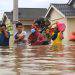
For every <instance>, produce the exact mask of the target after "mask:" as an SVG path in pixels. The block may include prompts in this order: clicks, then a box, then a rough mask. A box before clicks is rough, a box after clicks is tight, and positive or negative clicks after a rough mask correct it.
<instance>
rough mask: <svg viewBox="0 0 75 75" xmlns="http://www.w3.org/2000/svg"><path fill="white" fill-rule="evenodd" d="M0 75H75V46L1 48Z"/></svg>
mask: <svg viewBox="0 0 75 75" xmlns="http://www.w3.org/2000/svg"><path fill="white" fill-rule="evenodd" d="M0 75H75V46H74V45H71V46H64V49H63V50H62V51H61V50H60V51H53V50H51V49H50V46H34V47H32V46H25V47H23V46H17V47H13V48H0Z"/></svg>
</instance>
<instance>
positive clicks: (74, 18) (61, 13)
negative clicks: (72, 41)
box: [45, 0, 75, 43]
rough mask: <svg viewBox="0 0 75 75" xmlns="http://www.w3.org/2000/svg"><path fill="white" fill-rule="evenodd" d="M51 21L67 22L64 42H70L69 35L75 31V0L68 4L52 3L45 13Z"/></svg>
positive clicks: (70, 0)
mask: <svg viewBox="0 0 75 75" xmlns="http://www.w3.org/2000/svg"><path fill="white" fill-rule="evenodd" d="M45 17H46V18H48V19H49V20H50V21H51V23H55V22H56V21H60V22H63V23H65V25H66V30H65V32H64V37H65V39H64V43H68V42H69V37H68V36H69V35H70V34H71V33H72V32H75V0H69V2H68V3H66V4H50V7H49V8H48V11H47V13H46V15H45Z"/></svg>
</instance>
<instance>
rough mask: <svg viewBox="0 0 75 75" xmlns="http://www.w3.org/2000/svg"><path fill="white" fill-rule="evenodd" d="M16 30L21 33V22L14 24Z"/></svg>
mask: <svg viewBox="0 0 75 75" xmlns="http://www.w3.org/2000/svg"><path fill="white" fill-rule="evenodd" d="M16 29H17V31H18V32H22V30H23V25H22V23H21V22H18V23H16Z"/></svg>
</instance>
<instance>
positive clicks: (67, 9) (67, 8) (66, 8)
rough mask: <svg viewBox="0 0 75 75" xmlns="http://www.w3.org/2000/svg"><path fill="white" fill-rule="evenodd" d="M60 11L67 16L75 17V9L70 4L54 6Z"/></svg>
mask: <svg viewBox="0 0 75 75" xmlns="http://www.w3.org/2000/svg"><path fill="white" fill-rule="evenodd" d="M52 5H53V6H54V7H56V8H57V9H58V10H59V11H61V12H62V13H63V14H64V15H65V16H75V8H74V7H73V6H71V5H68V4H52Z"/></svg>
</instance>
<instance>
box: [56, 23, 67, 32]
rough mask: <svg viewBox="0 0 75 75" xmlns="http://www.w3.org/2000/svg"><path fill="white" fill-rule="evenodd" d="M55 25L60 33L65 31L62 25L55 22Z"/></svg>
mask: <svg viewBox="0 0 75 75" xmlns="http://www.w3.org/2000/svg"><path fill="white" fill-rule="evenodd" d="M56 24H57V28H58V31H62V32H63V31H65V28H66V26H65V24H64V23H62V22H57V23H56Z"/></svg>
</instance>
